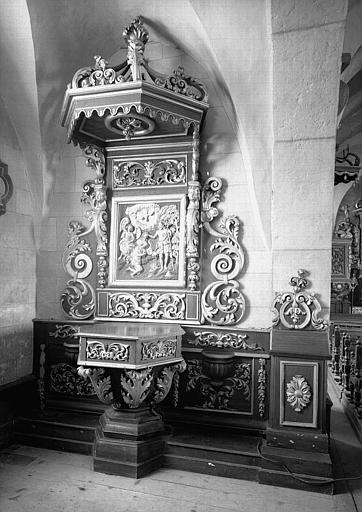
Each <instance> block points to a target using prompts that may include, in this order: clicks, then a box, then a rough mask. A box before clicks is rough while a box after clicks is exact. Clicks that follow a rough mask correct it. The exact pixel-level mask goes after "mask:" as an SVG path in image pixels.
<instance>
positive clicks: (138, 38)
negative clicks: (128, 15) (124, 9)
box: [123, 16, 148, 81]
mask: <svg viewBox="0 0 362 512" xmlns="http://www.w3.org/2000/svg"><path fill="white" fill-rule="evenodd" d="M123 36H124V38H125V40H126V43H127V47H128V52H127V62H128V64H129V65H130V66H131V71H132V78H133V80H134V81H135V80H141V79H142V76H141V65H142V64H143V52H144V50H145V45H146V43H147V41H148V31H147V30H146V29H145V27H144V26H143V20H142V18H141V16H138V17H137V18H136V19H134V20H133V21H132V23H131V24H130V25H129V26H128V27H127V28H126V29H125V30H124V32H123Z"/></svg>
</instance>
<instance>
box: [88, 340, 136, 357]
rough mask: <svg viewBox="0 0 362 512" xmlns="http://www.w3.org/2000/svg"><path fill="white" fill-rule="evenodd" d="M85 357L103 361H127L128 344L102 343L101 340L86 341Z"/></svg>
mask: <svg viewBox="0 0 362 512" xmlns="http://www.w3.org/2000/svg"><path fill="white" fill-rule="evenodd" d="M86 357H87V359H93V360H105V361H128V359H129V345H124V344H123V343H117V342H114V343H109V344H106V343H102V342H101V341H87V346H86Z"/></svg>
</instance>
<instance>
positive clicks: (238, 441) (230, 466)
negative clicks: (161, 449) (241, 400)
mask: <svg viewBox="0 0 362 512" xmlns="http://www.w3.org/2000/svg"><path fill="white" fill-rule="evenodd" d="M259 442H260V438H259V437H256V436H255V437H253V436H243V435H240V434H235V433H229V434H228V435H227V436H225V434H223V435H220V434H219V433H217V432H212V431H211V432H207V433H206V432H204V431H203V432H199V431H195V430H193V431H192V430H191V431H188V432H182V431H175V432H174V433H173V435H172V436H170V437H169V438H168V439H167V446H166V453H165V455H164V464H165V466H166V467H170V468H174V469H183V470H188V471H194V472H197V473H206V474H210V475H216V476H225V477H229V478H239V479H243V480H257V479H258V471H259V467H260V456H259V455H258V449H257V447H258V443H259Z"/></svg>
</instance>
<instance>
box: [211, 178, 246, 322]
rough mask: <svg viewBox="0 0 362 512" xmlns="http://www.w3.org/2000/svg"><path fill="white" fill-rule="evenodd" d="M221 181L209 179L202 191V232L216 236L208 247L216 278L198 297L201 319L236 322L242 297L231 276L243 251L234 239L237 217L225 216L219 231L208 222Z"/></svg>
mask: <svg viewBox="0 0 362 512" xmlns="http://www.w3.org/2000/svg"><path fill="white" fill-rule="evenodd" d="M221 189H222V182H221V180H220V179H219V178H209V179H208V180H207V181H206V183H205V185H204V187H203V190H202V218H201V220H202V223H203V224H204V227H205V229H206V231H207V232H208V233H209V234H210V235H211V236H214V237H216V240H215V242H214V243H213V244H212V245H211V247H210V252H211V253H215V252H217V254H216V255H214V257H213V259H212V262H211V272H212V274H213V276H214V277H215V278H216V281H214V282H212V283H210V284H209V285H208V286H207V287H206V288H205V290H204V292H203V294H202V298H201V308H202V314H203V321H208V322H210V323H212V324H216V325H233V324H237V323H238V322H239V321H240V320H241V318H242V317H243V315H244V312H245V299H244V296H243V294H242V293H241V291H240V290H239V287H240V284H239V282H238V281H236V280H235V278H236V277H237V276H238V275H239V273H240V272H241V270H242V268H243V266H244V253H243V250H242V248H241V246H240V244H239V242H238V235H239V219H238V218H237V217H235V216H230V217H227V218H226V219H225V220H223V221H222V222H221V223H220V225H219V231H217V230H216V229H214V228H213V227H212V226H211V225H210V223H211V222H212V221H213V219H214V218H215V217H217V216H218V215H219V211H218V209H217V207H215V206H214V204H215V203H217V202H219V201H220V193H221Z"/></svg>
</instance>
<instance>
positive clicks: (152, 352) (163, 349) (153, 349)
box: [141, 339, 177, 360]
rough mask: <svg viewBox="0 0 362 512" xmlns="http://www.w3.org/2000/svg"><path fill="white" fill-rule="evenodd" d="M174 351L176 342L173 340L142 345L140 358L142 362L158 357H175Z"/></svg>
mask: <svg viewBox="0 0 362 512" xmlns="http://www.w3.org/2000/svg"><path fill="white" fill-rule="evenodd" d="M176 349H177V342H176V340H174V339H169V340H159V341H150V342H148V343H142V349H141V358H142V360H147V359H151V360H152V359H159V358H160V357H175V356H176Z"/></svg>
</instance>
